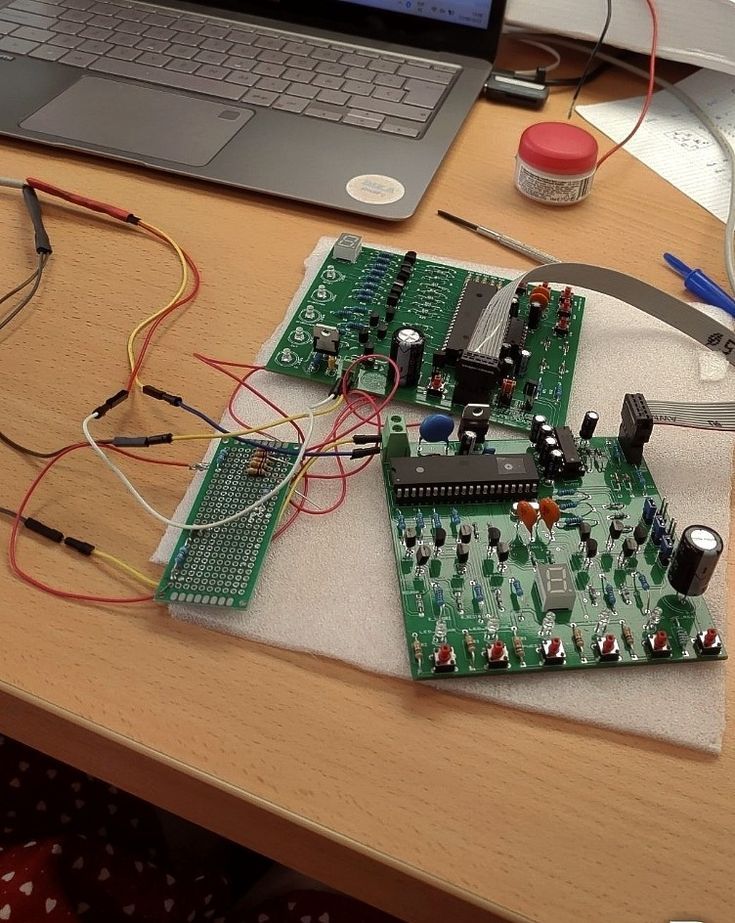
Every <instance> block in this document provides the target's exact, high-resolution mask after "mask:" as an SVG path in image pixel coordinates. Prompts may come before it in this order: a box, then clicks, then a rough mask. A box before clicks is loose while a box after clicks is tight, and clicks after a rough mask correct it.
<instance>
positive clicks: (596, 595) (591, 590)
mask: <svg viewBox="0 0 735 923" xmlns="http://www.w3.org/2000/svg"><path fill="white" fill-rule="evenodd" d="M589 594H590V602H591V603H592V605H593V606H596V605H597V600H598V599H599V598H600V594H599V593H598V592H597V589H596V588H595V587H593V586H591V587H590V588H589Z"/></svg>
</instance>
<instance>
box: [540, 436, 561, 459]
mask: <svg viewBox="0 0 735 923" xmlns="http://www.w3.org/2000/svg"><path fill="white" fill-rule="evenodd" d="M558 448H559V443H558V442H557V441H556V439H555V438H554V437H553V436H547V437H546V438H545V439H544V441H543V442H542V443H541V447H540V448H539V458H540V459H541V464H542V465H545V464H546V462H547V460H548V458H549V455H550V454H551V453H552V452H553V450H554V449H558Z"/></svg>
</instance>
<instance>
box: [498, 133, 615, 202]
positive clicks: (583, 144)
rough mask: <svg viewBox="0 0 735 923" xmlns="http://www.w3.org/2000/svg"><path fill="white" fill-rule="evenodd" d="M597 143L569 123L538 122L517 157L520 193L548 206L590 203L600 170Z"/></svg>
mask: <svg viewBox="0 0 735 923" xmlns="http://www.w3.org/2000/svg"><path fill="white" fill-rule="evenodd" d="M597 154H598V149H597V141H595V139H594V138H593V137H592V135H591V134H590V133H589V132H588V131H585V130H584V128H579V127H578V126H576V125H570V124H569V123H568V122H538V123H537V124H535V125H529V127H528V128H527V129H526V130H525V131H524V132H523V134H522V135H521V140H520V142H519V144H518V154H517V156H516V171H515V185H516V189H518V191H519V192H522V193H523V195H525V196H528V198H530V199H534V200H535V201H537V202H545V203H546V204H548V205H573V204H574V203H575V202H580V201H581V200H582V199H586V198H587V196H588V195H589V194H590V190H591V189H592V180H593V179H594V176H595V169H596V167H597Z"/></svg>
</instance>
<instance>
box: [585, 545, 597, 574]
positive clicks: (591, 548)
mask: <svg viewBox="0 0 735 923" xmlns="http://www.w3.org/2000/svg"><path fill="white" fill-rule="evenodd" d="M584 553H585V556H586V558H587V564H586V566H587V567H588V568H589V567H591V565H592V560H593V558H596V557H597V539H596V538H588V539H587V542H586V544H585V549H584Z"/></svg>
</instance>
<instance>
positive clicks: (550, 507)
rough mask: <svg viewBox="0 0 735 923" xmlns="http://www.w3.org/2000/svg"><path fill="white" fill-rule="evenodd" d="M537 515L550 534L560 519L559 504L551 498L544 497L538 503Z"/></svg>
mask: <svg viewBox="0 0 735 923" xmlns="http://www.w3.org/2000/svg"><path fill="white" fill-rule="evenodd" d="M539 514H540V515H541V518H542V519H543V521H544V525H545V526H546V528H547V529H548V530H549V532H551V530H552V529H553V528H554V526H555V525H556V524H557V522H559V520H560V519H561V510H560V509H559V504H558V503H556V501H555V500H552V499H551V497H544V498H543V499H542V500H541V502H540V503H539Z"/></svg>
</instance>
